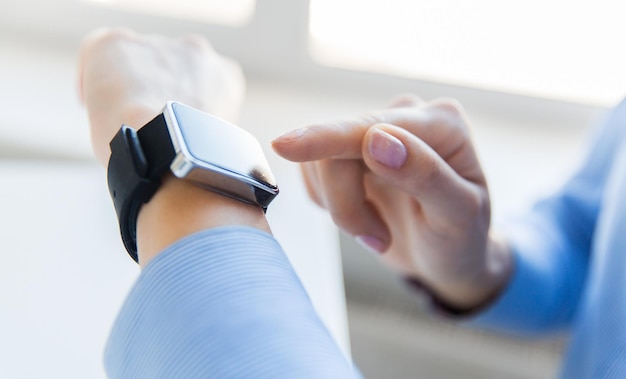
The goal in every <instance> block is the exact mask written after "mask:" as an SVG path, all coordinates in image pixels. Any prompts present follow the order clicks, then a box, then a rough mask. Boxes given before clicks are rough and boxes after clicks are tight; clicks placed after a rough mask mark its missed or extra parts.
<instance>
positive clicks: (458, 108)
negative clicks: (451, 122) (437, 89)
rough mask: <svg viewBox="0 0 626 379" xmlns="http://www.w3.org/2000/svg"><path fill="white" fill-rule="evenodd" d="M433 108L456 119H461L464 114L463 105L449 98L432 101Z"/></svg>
mask: <svg viewBox="0 0 626 379" xmlns="http://www.w3.org/2000/svg"><path fill="white" fill-rule="evenodd" d="M433 106H434V107H435V108H437V109H440V110H441V111H443V112H447V113H449V114H451V115H454V116H457V117H462V115H463V112H464V111H463V105H461V103H460V102H459V101H458V100H457V99H454V98H451V97H446V98H440V99H437V100H435V101H433Z"/></svg>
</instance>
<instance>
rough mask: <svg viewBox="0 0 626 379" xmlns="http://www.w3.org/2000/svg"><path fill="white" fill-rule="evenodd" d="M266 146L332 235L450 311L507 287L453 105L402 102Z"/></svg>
mask: <svg viewBox="0 0 626 379" xmlns="http://www.w3.org/2000/svg"><path fill="white" fill-rule="evenodd" d="M273 148H274V150H275V151H276V152H277V153H278V154H279V155H281V156H282V157H284V158H286V159H288V160H291V161H294V162H300V163H302V172H303V176H304V180H305V183H306V187H307V190H308V192H309V195H310V197H311V198H312V199H313V201H315V202H316V203H317V204H318V205H320V206H321V207H323V208H325V209H327V210H328V211H329V212H330V214H331V215H332V217H333V220H334V221H335V223H336V224H337V225H338V226H339V227H340V228H341V229H343V230H344V231H345V232H347V233H348V234H351V235H353V236H355V238H356V239H357V241H359V242H360V243H361V244H363V245H364V246H366V247H367V248H369V249H370V250H373V251H376V252H377V253H380V256H381V259H382V260H383V261H384V262H385V263H387V264H388V265H389V266H391V267H392V268H393V269H395V270H396V271H398V272H399V273H400V274H402V275H404V276H409V277H415V278H419V280H420V281H422V282H423V283H425V284H426V285H427V286H428V287H430V288H431V289H433V290H434V291H435V292H436V294H437V295H438V296H439V297H440V298H442V299H444V300H445V301H446V302H447V303H449V304H450V305H452V306H454V307H456V308H459V309H473V308H476V307H478V306H481V305H483V304H484V303H485V302H487V301H488V300H490V299H492V298H493V297H494V296H495V295H496V294H497V293H499V292H500V291H501V290H502V289H503V287H504V286H505V285H506V283H507V282H508V279H509V277H510V276H511V271H512V258H511V253H510V251H509V249H508V247H507V246H506V244H505V243H504V242H502V241H500V240H498V239H497V238H495V237H493V236H492V235H491V234H490V215H491V209H490V200H489V192H488V189H487V182H486V179H485V176H484V174H483V171H482V169H481V166H480V163H479V161H478V158H477V155H476V152H475V149H474V146H473V143H472V140H471V136H470V132H469V128H468V121H467V117H466V115H465V113H464V111H463V109H462V108H461V106H460V105H459V104H458V103H457V102H456V101H454V100H436V101H433V102H428V103H427V102H423V101H422V100H420V99H419V98H417V97H415V96H412V95H406V96H402V97H400V98H398V99H396V100H395V101H394V102H393V103H392V106H391V107H390V108H388V109H384V110H382V111H377V112H372V113H369V114H366V115H364V116H362V117H359V118H354V119H347V120H339V121H335V122H329V123H324V124H318V125H313V126H310V127H307V128H303V129H300V130H296V131H293V132H291V133H287V134H286V135H283V136H281V137H279V138H277V139H276V140H274V141H273Z"/></svg>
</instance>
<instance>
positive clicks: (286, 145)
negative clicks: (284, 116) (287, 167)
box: [270, 128, 307, 160]
mask: <svg viewBox="0 0 626 379" xmlns="http://www.w3.org/2000/svg"><path fill="white" fill-rule="evenodd" d="M306 132H307V128H300V129H295V130H292V131H289V132H287V133H285V134H283V135H280V136H278V137H276V138H275V139H274V140H272V142H270V144H271V146H272V149H273V150H274V152H276V154H278V155H280V156H281V157H283V158H286V159H290V160H293V159H295V158H296V156H295V155H297V153H298V151H299V150H301V149H299V147H298V144H297V142H299V141H300V140H301V138H302V137H303V136H304V135H305V134H306Z"/></svg>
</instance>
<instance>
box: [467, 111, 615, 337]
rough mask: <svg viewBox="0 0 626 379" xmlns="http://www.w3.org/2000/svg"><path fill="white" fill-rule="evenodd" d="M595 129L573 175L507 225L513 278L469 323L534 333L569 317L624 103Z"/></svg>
mask: <svg viewBox="0 0 626 379" xmlns="http://www.w3.org/2000/svg"><path fill="white" fill-rule="evenodd" d="M596 132H597V135H596V136H595V138H594V139H593V142H592V144H591V148H590V150H589V152H588V155H587V157H586V159H585V161H584V163H583V164H582V166H581V167H580V169H579V170H578V171H577V172H576V173H575V175H574V176H573V177H572V178H570V179H569V180H568V181H567V182H566V183H565V185H564V186H563V188H562V189H561V190H560V191H559V192H558V193H556V194H555V195H553V196H551V197H549V198H547V199H544V200H542V201H540V202H539V203H538V204H536V206H535V207H534V208H533V210H532V211H531V213H530V214H529V215H527V216H526V217H525V218H523V219H521V220H519V221H518V222H515V223H514V224H513V225H512V226H511V227H510V228H508V229H507V233H506V234H507V237H508V238H509V241H510V242H511V246H512V248H513V251H514V255H515V271H514V275H513V278H512V280H511V282H510V283H509V284H508V286H507V288H506V290H505V292H504V293H503V295H502V296H501V297H500V298H499V300H497V301H496V302H495V303H494V304H493V305H492V306H491V307H490V308H489V309H487V310H486V311H485V312H484V313H482V314H480V315H479V316H478V317H477V318H475V319H474V320H471V321H470V324H474V325H479V326H486V327H489V328H495V329H502V330H506V331H512V332H519V333H521V334H534V333H543V332H546V331H551V330H559V329H562V328H565V327H567V326H568V325H570V323H571V322H572V320H573V318H574V316H575V313H576V310H577V306H578V304H579V299H580V296H581V293H582V291H583V288H584V286H585V280H586V274H587V269H588V263H589V257H590V251H591V246H592V240H593V235H594V230H595V226H596V222H597V219H598V213H599V209H600V202H601V199H602V193H603V192H604V187H605V184H606V180H607V175H608V173H609V172H610V169H611V166H612V164H613V161H614V157H615V154H616V153H617V150H618V148H619V145H620V143H621V142H622V141H623V140H624V138H625V137H626V102H622V103H621V104H620V105H619V106H618V107H616V108H615V109H614V110H613V111H612V112H611V113H610V114H609V115H608V117H607V118H606V119H605V121H604V122H603V123H602V124H601V127H600V128H598V129H597V130H596ZM555 151H558V149H557V148H555Z"/></svg>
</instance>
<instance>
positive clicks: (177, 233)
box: [137, 174, 271, 267]
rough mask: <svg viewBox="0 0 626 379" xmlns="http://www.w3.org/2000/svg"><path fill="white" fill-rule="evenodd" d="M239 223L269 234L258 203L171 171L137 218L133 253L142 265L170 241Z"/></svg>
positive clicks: (171, 242) (169, 243)
mask: <svg viewBox="0 0 626 379" xmlns="http://www.w3.org/2000/svg"><path fill="white" fill-rule="evenodd" d="M229 225H243V226H250V227H254V228H258V229H261V230H263V231H265V232H268V233H271V231H270V228H269V225H268V223H267V219H266V218H265V213H264V212H263V209H262V208H261V207H259V206H255V205H250V204H246V203H244V202H242V201H239V200H236V199H233V198H230V197H227V196H223V195H220V194H218V193H215V192H212V191H209V190H206V189H204V188H201V187H199V186H197V185H194V184H192V183H190V182H189V181H186V180H182V179H178V178H176V177H174V176H173V175H171V174H167V175H165V176H164V178H163V182H162V184H161V187H160V188H159V190H158V191H157V192H156V193H155V195H154V196H153V197H152V199H151V200H150V201H149V202H148V203H146V204H144V205H143V206H142V207H141V209H140V211H139V216H138V218H137V253H138V256H139V263H140V265H141V266H142V267H145V265H146V264H148V262H150V260H152V259H153V258H154V257H155V256H157V255H158V254H159V253H160V252H161V251H163V250H164V249H165V248H166V247H168V246H169V245H171V244H173V243H174V242H176V241H178V240H180V239H182V238H184V237H186V236H188V235H190V234H193V233H195V232H199V231H201V230H206V229H211V228H215V227H220V226H229Z"/></svg>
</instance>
